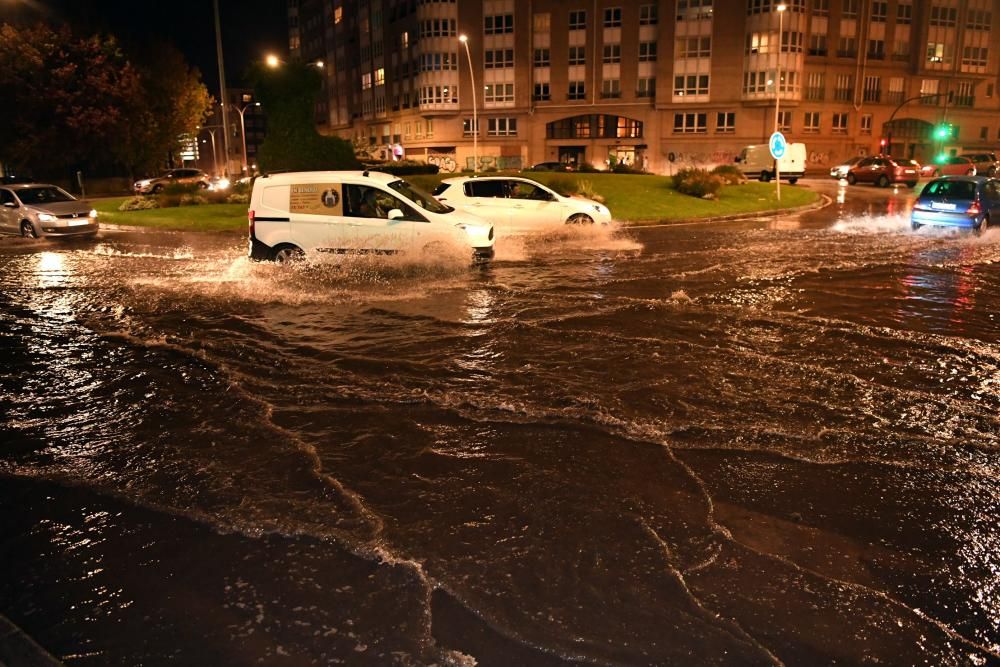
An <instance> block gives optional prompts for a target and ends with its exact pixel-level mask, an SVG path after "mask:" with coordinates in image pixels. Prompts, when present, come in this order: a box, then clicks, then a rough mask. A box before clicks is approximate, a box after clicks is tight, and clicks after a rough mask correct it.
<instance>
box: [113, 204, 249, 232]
mask: <svg viewBox="0 0 1000 667" xmlns="http://www.w3.org/2000/svg"><path fill="white" fill-rule="evenodd" d="M126 199H128V197H118V198H114V199H102V200H100V201H96V202H94V208H96V209H97V213H98V214H99V215H98V220H100V221H101V222H106V223H108V224H112V225H128V226H131V227H151V228H155V229H170V230H181V231H196V232H230V231H241V232H242V231H246V228H247V205H246V204H200V205H198V206H176V207H172V208H153V209H149V210H146V211H119V210H118V207H119V206H121V203H122V202H123V201H125V200H126Z"/></svg>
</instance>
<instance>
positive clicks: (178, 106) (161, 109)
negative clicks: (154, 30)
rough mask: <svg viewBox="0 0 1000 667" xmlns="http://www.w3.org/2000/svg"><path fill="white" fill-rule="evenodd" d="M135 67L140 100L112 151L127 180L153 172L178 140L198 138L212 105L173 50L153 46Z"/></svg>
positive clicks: (194, 72) (197, 77)
mask: <svg viewBox="0 0 1000 667" xmlns="http://www.w3.org/2000/svg"><path fill="white" fill-rule="evenodd" d="M137 62H138V65H137V67H138V70H139V72H140V76H141V79H142V88H143V92H144V94H143V95H142V97H141V98H140V99H138V100H135V104H134V106H133V108H132V109H130V111H129V121H130V122H129V123H128V124H127V125H126V126H125V127H124V128H123V131H122V135H121V137H120V140H119V141H117V142H115V144H114V145H113V147H112V148H113V150H114V153H115V155H116V157H117V158H118V160H119V161H120V162H121V164H122V165H124V166H125V167H126V168H127V169H128V170H129V173H130V174H132V173H134V172H145V173H149V172H154V171H157V170H158V168H159V167H161V166H162V165H163V164H164V163H165V161H166V159H167V156H168V155H169V154H171V153H176V152H177V150H178V149H179V147H180V138H181V137H182V136H184V135H196V134H197V133H198V127H199V126H200V125H201V124H202V123H203V122H204V120H205V118H206V116H207V115H208V114H209V112H210V110H211V107H212V104H213V103H214V100H213V99H212V96H211V95H209V94H208V89H207V88H205V85H204V84H203V83H202V82H201V74H200V73H199V72H198V70H196V69H194V68H192V67H190V66H189V65H188V64H187V62H186V61H185V60H184V56H182V55H181V53H180V52H179V51H178V50H177V49H176V48H175V47H173V46H172V45H169V44H162V43H161V44H155V45H153V46H152V47H151V48H150V49H148V50H147V51H146V52H145V53H142V54H140V55H139V57H138V59H137Z"/></svg>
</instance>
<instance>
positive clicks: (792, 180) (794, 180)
mask: <svg viewBox="0 0 1000 667" xmlns="http://www.w3.org/2000/svg"><path fill="white" fill-rule="evenodd" d="M798 182H799V178H798V176H792V177H791V178H789V179H788V184H789V185H795V184H796V183H798Z"/></svg>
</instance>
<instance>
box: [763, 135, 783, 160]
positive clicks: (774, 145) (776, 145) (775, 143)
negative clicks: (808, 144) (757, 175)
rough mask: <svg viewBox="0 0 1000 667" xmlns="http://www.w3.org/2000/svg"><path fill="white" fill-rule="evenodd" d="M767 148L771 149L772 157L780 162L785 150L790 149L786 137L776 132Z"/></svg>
mask: <svg viewBox="0 0 1000 667" xmlns="http://www.w3.org/2000/svg"><path fill="white" fill-rule="evenodd" d="M767 146H768V148H770V149H771V157H773V158H774V159H775V160H780V159H781V157H782V156H783V155H784V154H785V148H787V147H788V142H787V141H785V135H783V134H782V133H781V132H775V133H774V134H772V135H771V140H770V141H768V143H767Z"/></svg>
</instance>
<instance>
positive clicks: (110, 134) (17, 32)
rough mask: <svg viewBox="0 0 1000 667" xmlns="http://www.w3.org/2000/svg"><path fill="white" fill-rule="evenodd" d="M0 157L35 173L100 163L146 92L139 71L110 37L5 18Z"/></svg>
mask: <svg viewBox="0 0 1000 667" xmlns="http://www.w3.org/2000/svg"><path fill="white" fill-rule="evenodd" d="M0 89H2V90H4V91H10V92H11V93H12V94H11V96H10V97H9V98H8V100H9V103H5V104H0V161H2V162H5V163H7V164H11V165H14V166H15V167H20V168H22V169H27V170H28V171H29V172H34V173H36V174H57V173H60V172H61V173H65V172H66V171H67V170H72V169H74V168H81V167H83V166H87V167H88V170H90V171H94V170H96V169H99V168H107V167H108V166H110V164H111V163H113V161H114V156H113V155H111V154H110V152H109V151H108V146H109V145H112V143H113V141H114V140H115V138H116V136H117V135H118V133H119V131H120V129H121V128H122V126H123V125H124V124H125V123H126V122H128V115H129V111H130V110H131V109H132V108H133V106H134V104H135V101H136V99H137V98H139V97H141V96H142V85H141V80H140V76H139V73H138V72H137V71H136V69H135V68H134V67H133V66H132V65H131V64H130V63H129V62H128V60H127V59H126V58H125V56H124V54H122V52H121V50H120V49H119V48H118V45H117V43H116V41H115V40H114V39H113V38H110V37H97V36H95V37H90V38H86V39H77V38H75V37H73V35H72V34H71V33H70V31H69V30H68V29H66V28H63V29H59V30H52V29H51V28H48V27H46V26H44V25H41V24H39V25H37V26H35V27H32V28H15V27H14V26H11V25H7V24H5V25H0Z"/></svg>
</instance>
